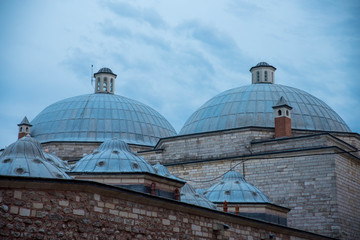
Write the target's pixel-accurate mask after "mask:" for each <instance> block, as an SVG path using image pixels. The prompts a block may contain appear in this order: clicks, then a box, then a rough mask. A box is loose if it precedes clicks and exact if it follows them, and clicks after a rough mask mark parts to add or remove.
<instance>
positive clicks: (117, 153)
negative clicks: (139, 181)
mask: <svg viewBox="0 0 360 240" xmlns="http://www.w3.org/2000/svg"><path fill="white" fill-rule="evenodd" d="M124 144H126V143H125V142H123V141H122V140H119V139H113V140H107V141H105V142H104V143H103V144H101V145H100V146H99V148H98V149H97V150H95V151H94V152H93V153H92V154H89V155H87V156H85V157H83V158H82V159H80V160H79V161H78V162H77V163H76V165H75V167H74V168H73V169H72V172H77V173H78V172H84V173H93V172H94V173H95V172H96V173H131V172H148V173H155V170H154V169H153V168H152V166H151V165H150V164H149V163H148V162H146V161H145V160H144V159H143V158H142V157H139V156H136V155H135V154H134V153H132V152H131V151H130V148H129V147H125V146H124Z"/></svg>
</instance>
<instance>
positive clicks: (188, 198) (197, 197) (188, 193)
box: [180, 183, 216, 209]
mask: <svg viewBox="0 0 360 240" xmlns="http://www.w3.org/2000/svg"><path fill="white" fill-rule="evenodd" d="M180 201H181V202H185V203H189V204H193V205H197V206H201V207H206V208H211V209H216V205H215V204H213V203H212V202H211V201H209V200H208V199H207V198H206V197H205V196H203V195H201V194H198V193H197V192H196V191H195V189H194V188H193V187H192V186H191V185H190V184H188V183H186V184H185V185H184V186H183V187H182V188H181V191H180Z"/></svg>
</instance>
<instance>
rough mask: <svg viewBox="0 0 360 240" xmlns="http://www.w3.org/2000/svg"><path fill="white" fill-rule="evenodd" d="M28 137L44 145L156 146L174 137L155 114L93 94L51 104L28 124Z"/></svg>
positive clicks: (141, 106) (129, 101)
mask: <svg viewBox="0 0 360 240" xmlns="http://www.w3.org/2000/svg"><path fill="white" fill-rule="evenodd" d="M31 123H32V125H33V127H32V130H31V131H32V133H31V135H32V136H33V137H35V138H36V139H37V140H39V141H40V142H41V143H45V142H104V141H105V140H107V139H112V138H119V139H122V140H124V141H125V142H126V143H130V144H138V145H145V146H155V144H156V143H157V141H158V140H159V139H160V138H164V137H170V136H174V135H176V131H175V129H174V128H173V127H172V126H171V124H170V123H169V122H168V121H167V120H166V119H165V118H164V117H163V116H162V115H161V114H160V113H158V112H157V111H155V110H154V109H152V108H151V107H149V106H147V105H145V104H143V103H140V102H138V101H135V100H132V99H129V98H126V97H122V96H119V95H115V94H103V93H98V94H96V93H94V94H86V95H81V96H76V97H71V98H68V99H64V100H61V101H58V102H56V103H54V104H51V105H50V106H48V107H47V108H45V109H44V110H43V111H42V112H40V113H39V114H38V115H37V116H36V117H35V119H34V120H33V121H32V122H31Z"/></svg>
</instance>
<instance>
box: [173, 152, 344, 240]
mask: <svg viewBox="0 0 360 240" xmlns="http://www.w3.org/2000/svg"><path fill="white" fill-rule="evenodd" d="M237 163H240V165H238V166H237V167H236V168H235V170H237V171H239V172H240V173H242V172H243V167H242V166H243V165H242V163H241V161H232V162H231V161H230V160H222V161H214V162H209V163H206V162H202V163H193V164H186V165H172V166H168V169H169V170H170V171H171V172H172V173H173V174H175V175H177V176H179V177H183V178H185V179H187V180H188V179H195V181H190V183H191V184H192V185H193V186H194V187H200V188H208V187H210V186H211V185H212V184H214V183H216V182H219V181H220V178H217V179H215V178H216V177H218V176H220V175H222V174H224V173H225V172H226V171H228V170H229V169H230V166H236V164H237ZM201 176H203V177H201ZM245 176H246V180H247V181H248V182H249V183H251V184H253V185H254V186H256V187H258V188H259V189H260V190H261V191H263V192H264V194H265V195H266V196H268V197H269V199H270V201H271V202H273V203H274V204H277V205H281V206H284V207H288V208H291V209H292V210H291V211H290V212H289V213H288V226H290V227H296V228H300V229H304V230H306V231H311V232H316V233H321V234H324V235H327V236H332V237H338V236H339V233H338V232H337V231H336V227H335V226H339V223H338V222H337V219H338V211H337V202H336V182H335V163H334V158H333V157H327V156H316V157H298V158H291V159H289V158H273V159H268V160H267V159H251V160H247V161H246V162H245ZM210 179H214V180H212V181H206V180H210ZM204 180H205V181H206V182H196V181H204Z"/></svg>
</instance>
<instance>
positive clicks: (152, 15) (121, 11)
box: [105, 2, 167, 28]
mask: <svg viewBox="0 0 360 240" xmlns="http://www.w3.org/2000/svg"><path fill="white" fill-rule="evenodd" d="M105 6H106V7H107V8H108V9H110V10H111V11H112V12H113V13H115V14H116V15H118V16H120V17H125V18H129V19H131V20H134V21H137V22H139V23H147V24H149V25H150V26H152V27H153V28H165V27H166V26H167V24H166V23H165V22H164V20H163V19H162V17H161V16H160V15H159V14H158V13H157V12H156V11H154V10H153V9H150V8H144V7H138V8H136V7H134V6H132V5H130V4H127V3H124V2H108V3H106V4H105Z"/></svg>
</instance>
